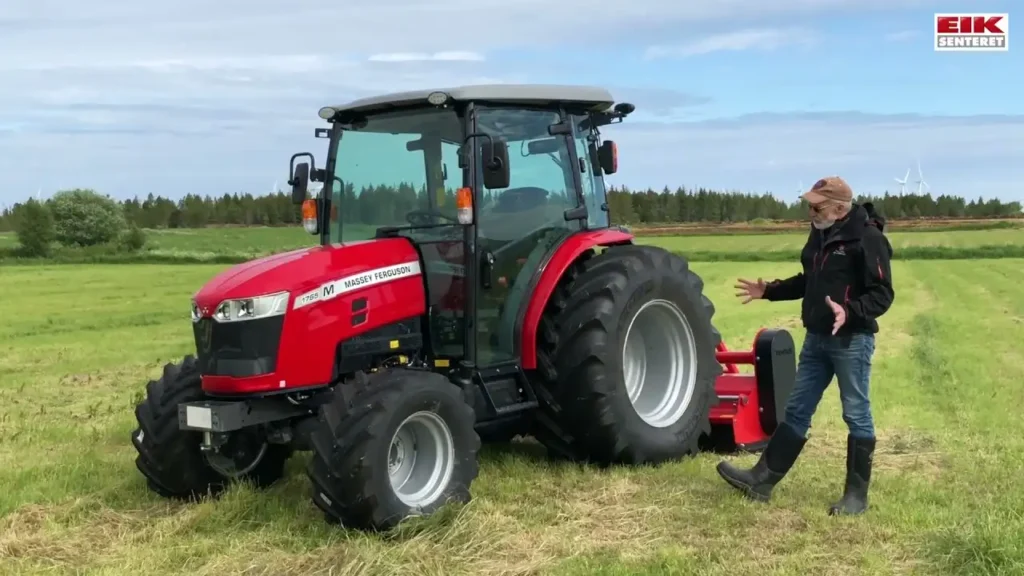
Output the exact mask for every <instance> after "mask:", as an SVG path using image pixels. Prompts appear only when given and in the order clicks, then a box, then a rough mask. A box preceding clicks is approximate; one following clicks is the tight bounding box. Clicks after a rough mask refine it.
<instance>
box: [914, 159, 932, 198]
mask: <svg viewBox="0 0 1024 576" xmlns="http://www.w3.org/2000/svg"><path fill="white" fill-rule="evenodd" d="M922 186H923V187H924V188H925V189H927V190H928V191H929V192H930V191H931V189H932V187H931V186H929V185H928V183H927V182H925V181H924V173H923V172H921V159H920V158H918V160H917V193H918V194H920V193H921V190H922Z"/></svg>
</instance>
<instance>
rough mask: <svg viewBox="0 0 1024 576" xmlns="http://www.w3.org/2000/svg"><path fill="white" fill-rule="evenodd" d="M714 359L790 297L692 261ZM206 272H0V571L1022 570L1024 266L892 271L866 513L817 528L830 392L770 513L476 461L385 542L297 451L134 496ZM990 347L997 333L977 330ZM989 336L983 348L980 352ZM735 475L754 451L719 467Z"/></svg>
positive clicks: (720, 495)
mask: <svg viewBox="0 0 1024 576" xmlns="http://www.w3.org/2000/svg"><path fill="white" fill-rule="evenodd" d="M694 267H695V269H696V270H697V271H698V272H699V273H701V274H702V275H703V277H704V278H705V281H706V286H707V291H708V293H709V295H710V297H711V298H712V299H713V301H714V302H715V304H716V307H717V310H718V312H717V314H716V317H715V322H716V325H717V326H718V327H719V328H720V329H721V330H722V332H723V333H724V334H725V336H726V338H727V340H728V342H729V343H730V344H731V346H733V347H737V348H738V347H742V346H747V345H749V340H750V338H751V337H752V336H753V334H754V332H755V331H756V330H757V328H759V327H761V326H784V327H787V328H790V329H791V330H792V331H793V334H794V337H795V338H796V340H797V343H798V344H799V342H801V341H802V333H801V331H800V330H799V324H798V320H797V319H796V318H797V315H798V309H799V303H798V302H787V303H776V304H767V303H755V304H751V305H747V306H741V305H739V304H738V303H737V301H736V299H735V298H734V297H733V288H732V284H733V283H734V280H735V278H736V276H740V275H742V276H747V277H757V276H764V277H772V276H778V275H786V274H790V273H792V272H794V271H795V270H796V266H795V265H794V264H792V263H790V264H787V265H786V266H780V265H778V264H765V263H760V264H758V263H753V264H734V263H704V264H697V265H695V266H694ZM222 268H223V267H222V266H191V267H185V266H156V265H138V266H133V267H131V268H130V269H126V268H125V267H124V266H100V265H97V266H31V267H14V266H9V267H5V268H4V270H3V273H2V274H0V293H3V294H4V295H5V298H3V299H2V300H0V315H2V317H3V318H4V319H5V322H3V323H2V324H0V342H2V344H0V485H2V486H3V487H4V491H3V493H2V494H0V515H2V520H0V573H2V574H23V573H24V574H29V573H31V574H35V573H44V572H45V573H67V574H72V573H76V574H77V573H89V574H107V575H114V574H154V575H155V574H176V573H190V574H194V575H197V576H199V575H206V574H211V575H212V574H217V575H219V574H225V573H228V574H247V575H249V574H251V575H255V574H275V575H286V574H303V575H306V574H395V575H397V574H422V575H433V574H438V575H441V574H445V575H458V574H484V575H490V574H493V575H498V574H556V575H557V574H562V575H566V574H569V575H575V574H579V575H584V574H588V575H589V574H597V575H619V574H622V575H625V574H723V575H725V574H752V573H758V574H764V573H768V574H905V573H919V574H1015V573H1022V572H1024V540H1022V539H1021V538H1020V534H1021V533H1024V519H1022V515H1024V500H1022V499H1021V498H1020V494H1021V493H1022V489H1024V480H1022V479H1021V478H1020V474H1019V471H1020V470H1021V469H1024V459H1022V454H1024V450H1022V449H1024V419H1022V418H1021V417H1020V414H1019V412H1018V407H1019V406H1020V405H1021V404H1022V402H1024V391H1022V387H1021V386H1020V382H1021V381H1022V380H1024V353H1022V351H1021V349H1020V346H1019V343H1020V342H1021V341H1024V304H1022V303H1021V300H1020V298H1019V293H1020V292H1019V291H1020V286H1021V284H1022V283H1024V261H1022V260H1008V259H1004V260H998V261H994V260H990V261H974V262H966V261H960V262H943V261H929V262H923V261H922V262H897V263H895V264H894V269H893V272H894V278H895V282H896V304H895V307H894V308H893V310H892V311H891V312H890V313H889V314H887V315H886V316H885V317H884V318H883V319H882V321H881V324H882V332H881V333H880V335H879V343H878V352H877V356H876V359H875V362H874V377H873V381H872V385H873V389H872V400H873V403H874V409H875V416H876V425H877V427H878V430H879V435H880V440H879V449H878V454H877V456H876V460H875V462H876V473H875V478H874V485H873V490H872V498H873V500H872V503H873V509H872V510H871V512H870V513H869V514H868V515H866V516H864V517H861V518H850V519H845V518H844V519H835V518H829V517H827V516H826V515H825V508H826V506H827V505H828V503H829V502H830V501H831V500H832V499H833V498H835V497H836V496H838V494H839V491H840V490H841V483H842V474H843V460H844V442H845V426H844V424H843V422H842V419H841V417H840V409H839V405H838V399H837V394H836V391H835V388H834V387H833V388H831V389H830V390H829V392H828V393H827V394H826V398H825V400H824V402H823V404H822V406H821V408H820V411H819V413H818V415H817V417H816V418H815V426H814V428H813V431H812V438H811V441H810V443H809V445H808V448H807V450H806V452H805V454H804V455H803V457H802V458H801V460H800V462H799V463H798V465H797V466H796V468H795V469H794V470H793V472H792V474H791V476H790V477H788V478H787V479H786V480H785V481H784V483H783V484H782V485H780V486H779V488H778V490H777V492H776V497H775V499H774V501H773V502H772V503H770V504H768V505H760V504H755V503H751V502H747V501H744V500H743V499H741V498H740V497H738V496H737V495H736V494H735V493H734V492H733V491H732V490H730V489H729V488H728V487H727V486H725V484H724V483H723V482H721V480H720V479H719V478H718V477H717V475H716V473H715V471H714V465H715V463H716V462H717V460H718V457H716V456H713V455H710V454H704V455H701V456H699V457H697V458H694V459H689V460H686V461H682V462H678V463H672V464H668V465H665V466H662V467H659V468H638V469H630V468H613V469H611V470H607V471H600V470H596V469H592V468H589V467H581V466H574V465H569V464H560V463H550V462H547V461H545V460H544V459H543V458H541V457H540V455H539V453H540V452H541V450H538V448H537V447H536V445H534V444H532V443H530V442H520V443H516V444H515V445H513V447H512V448H506V449H496V448H491V449H488V450H485V453H484V455H483V457H482V459H483V462H482V466H481V472H480V477H479V479H478V480H477V481H476V482H475V483H474V485H473V494H474V500H473V502H472V503H471V504H470V505H468V506H466V507H463V508H461V509H460V508H454V507H453V508H451V509H448V510H446V511H445V512H444V513H442V514H440V515H438V516H436V517H433V518H429V519H425V520H421V521H416V522H411V523H410V524H409V525H407V526H404V527H402V528H401V529H399V530H398V531H396V532H395V533H393V534H390V535H377V536H374V535H367V534H362V533H354V532H347V531H344V530H341V529H338V528H334V527H330V526H328V525H326V524H325V523H324V522H323V520H322V517H321V515H320V514H319V513H318V512H317V510H316V509H315V507H314V506H313V505H312V503H311V502H310V500H309V494H308V485H307V481H306V479H305V477H304V475H303V473H302V467H303V464H304V462H305V460H306V455H304V454H302V455H299V456H297V457H296V458H294V459H293V461H292V462H291V463H290V467H289V473H288V476H287V478H286V480H285V481H284V482H282V483H281V484H279V485H277V486H275V487H273V488H272V489H270V490H268V491H266V492H265V493H255V492H253V491H251V490H249V489H248V488H247V487H244V486H242V487H238V488H237V489H233V490H232V491H230V492H229V493H228V494H227V495H226V496H225V497H224V498H222V499H220V500H219V501H217V502H204V503H200V504H193V505H183V504H178V503H173V502H167V501H164V500H162V499H160V498H158V497H157V496H155V495H153V494H152V493H150V492H148V491H147V490H146V487H145V483H144V482H143V480H142V478H141V476H140V475H139V473H138V472H137V471H136V469H135V467H134V463H133V458H134V450H133V449H132V447H131V444H130V440H129V433H130V431H131V429H132V428H133V426H134V418H133V413H132V410H133V407H134V403H135V402H137V401H138V400H139V398H140V395H141V393H142V391H143V389H144V384H145V381H146V380H147V379H149V378H153V377H155V376H156V375H157V374H158V373H159V369H160V366H161V365H162V364H163V363H164V362H168V361H175V360H177V359H179V358H180V357H181V356H182V355H183V354H187V353H190V352H191V351H192V342H191V338H190V334H191V332H190V329H189V326H188V320H187V302H188V297H189V296H190V295H191V294H192V293H193V292H194V290H195V289H196V288H197V287H198V286H200V285H201V284H202V283H203V282H204V281H206V280H207V279H209V278H210V277H211V276H212V275H213V274H214V273H215V272H217V271H218V270H220V269H222ZM996 335H998V336H996ZM994 338H998V339H994ZM735 459H736V460H738V461H740V462H742V463H750V462H752V461H753V459H754V457H753V456H749V455H748V456H737V457H735Z"/></svg>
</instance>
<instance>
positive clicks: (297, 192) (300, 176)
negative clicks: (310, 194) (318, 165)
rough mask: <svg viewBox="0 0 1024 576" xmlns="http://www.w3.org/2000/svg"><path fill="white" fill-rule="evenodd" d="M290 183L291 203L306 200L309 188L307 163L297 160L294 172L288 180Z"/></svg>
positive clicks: (300, 202)
mask: <svg viewBox="0 0 1024 576" xmlns="http://www.w3.org/2000/svg"><path fill="white" fill-rule="evenodd" d="M288 183H289V184H291V185H292V204H302V203H303V202H304V201H305V200H306V193H307V191H308V189H309V164H308V163H306V162H299V163H298V164H296V165H295V174H293V175H292V179H291V180H289V181H288Z"/></svg>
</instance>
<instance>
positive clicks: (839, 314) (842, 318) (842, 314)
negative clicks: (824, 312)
mask: <svg viewBox="0 0 1024 576" xmlns="http://www.w3.org/2000/svg"><path fill="white" fill-rule="evenodd" d="M825 303H826V304H828V306H829V308H831V309H832V313H833V314H835V316H836V320H835V322H833V323H832V335H833V336H835V335H836V332H839V329H840V328H842V327H843V324H846V309H845V308H843V307H842V306H840V305H839V304H836V303H835V302H833V301H832V298H831V297H830V296H825Z"/></svg>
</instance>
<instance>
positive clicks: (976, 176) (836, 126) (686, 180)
mask: <svg viewBox="0 0 1024 576" xmlns="http://www.w3.org/2000/svg"><path fill="white" fill-rule="evenodd" d="M605 132H606V133H607V134H608V136H609V137H610V138H614V139H615V140H616V141H617V142H618V144H619V147H618V149H619V167H620V168H619V170H620V173H619V174H616V175H615V176H614V177H613V179H614V180H615V181H616V182H621V183H623V184H627V185H636V186H651V187H656V188H661V187H662V186H664V185H665V184H666V183H668V184H670V185H675V184H677V183H678V184H685V185H691V186H708V187H713V188H720V187H726V188H734V189H737V190H747V191H752V192H763V191H765V190H768V191H773V192H775V193H776V194H778V195H780V196H785V197H787V198H789V199H793V198H795V196H796V195H795V193H794V192H791V191H793V190H795V188H796V185H797V182H799V181H801V180H802V181H803V182H812V181H814V180H816V179H817V178H820V177H821V176H824V175H828V174H840V175H842V176H844V177H845V178H847V179H848V180H849V181H850V183H851V185H852V186H853V187H854V189H855V190H856V191H860V192H865V193H881V192H883V191H884V190H886V189H888V190H889V191H891V192H895V191H897V190H898V185H897V184H895V183H894V182H893V180H892V179H893V178H894V177H897V176H898V177H900V178H902V177H903V174H904V173H905V172H906V170H907V169H908V168H911V179H912V180H913V179H915V178H916V176H915V174H916V171H917V165H916V161H917V159H918V158H920V161H921V167H922V170H923V172H924V174H925V179H926V181H927V182H928V183H929V184H930V185H931V189H932V193H933V194H935V195H938V194H955V195H962V196H966V197H977V196H979V195H984V196H985V197H991V196H994V195H995V196H999V197H1001V198H1014V199H1024V116H987V117H986V116H976V117H941V116H915V115H890V116H886V115H873V114H859V113H823V114H759V115H749V116H743V117H740V118H735V119H730V120H717V121H706V122H685V123H684V122H680V123H669V124H666V123H653V122H649V123H641V122H632V123H631V122H630V121H629V120H628V119H627V120H626V122H624V123H623V124H622V125H621V126H614V127H611V129H606V130H605ZM965 167H969V169H968V170H965V169H964V168H965ZM912 186H916V185H913V184H912Z"/></svg>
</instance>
